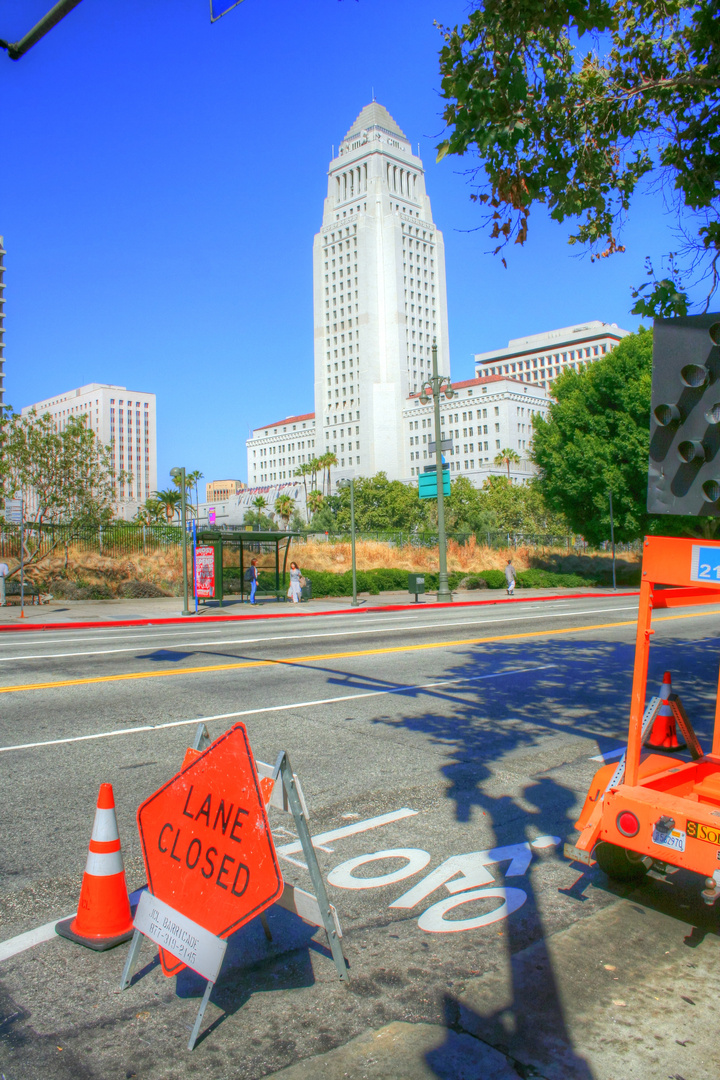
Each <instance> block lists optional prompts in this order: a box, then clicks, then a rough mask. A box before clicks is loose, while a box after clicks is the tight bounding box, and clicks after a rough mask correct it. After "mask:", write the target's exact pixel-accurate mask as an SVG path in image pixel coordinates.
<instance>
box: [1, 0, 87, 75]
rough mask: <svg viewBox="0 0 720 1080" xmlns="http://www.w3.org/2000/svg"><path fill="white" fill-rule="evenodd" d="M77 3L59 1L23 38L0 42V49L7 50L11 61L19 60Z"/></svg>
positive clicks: (75, 1) (73, 0)
mask: <svg viewBox="0 0 720 1080" xmlns="http://www.w3.org/2000/svg"><path fill="white" fill-rule="evenodd" d="M79 3H80V0H60V2H59V3H57V4H55V6H54V7H53V8H51V9H50V11H48V13H47V15H45V16H43V18H42V19H41V20H40V22H38V23H36V24H35V26H33V28H32V30H29V31H28V32H27V34H25V36H24V37H22V38H20V40H19V41H15V42H13V43H9V42H6V41H0V48H3V49H7V51H8V56H9V57H10V59H11V60H19V59H20V57H21V56H22V55H23V54H24V53H26V52H27V51H28V49H30V48H32V46H33V45H34V44H35V42H36V41H39V40H40V38H42V37H44V36H45V34H47V32H48V30H52V28H53V26H55V25H56V24H57V23H59V22H60V20H61V19H64V18H65V16H66V15H67V13H68V12H69V11H72V9H73V8H74V7H77V5H78V4H79Z"/></svg>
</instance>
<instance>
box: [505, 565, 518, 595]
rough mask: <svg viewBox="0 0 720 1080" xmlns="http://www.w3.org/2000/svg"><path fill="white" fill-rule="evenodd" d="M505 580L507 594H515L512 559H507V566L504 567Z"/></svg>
mask: <svg viewBox="0 0 720 1080" xmlns="http://www.w3.org/2000/svg"><path fill="white" fill-rule="evenodd" d="M505 580H506V581H507V594H508V596H514V595H515V580H516V579H515V567H514V566H513V564H512V559H508V561H507V566H506V567H505Z"/></svg>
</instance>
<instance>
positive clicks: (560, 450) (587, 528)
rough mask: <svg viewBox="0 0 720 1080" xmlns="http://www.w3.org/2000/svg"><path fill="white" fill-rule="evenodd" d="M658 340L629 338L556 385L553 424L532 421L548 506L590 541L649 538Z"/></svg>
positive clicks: (641, 335)
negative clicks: (652, 399)
mask: <svg viewBox="0 0 720 1080" xmlns="http://www.w3.org/2000/svg"><path fill="white" fill-rule="evenodd" d="M651 368H652V333H651V332H650V331H648V330H645V331H641V332H640V333H639V334H632V335H631V336H630V337H626V338H623V340H622V341H621V342H620V344H619V345H618V346H617V348H615V349H613V350H612V352H610V353H608V354H607V356H604V357H602V358H601V359H600V360H598V361H597V362H596V363H593V364H590V365H589V366H588V367H586V368H583V369H581V370H580V371H577V372H576V371H572V370H568V371H565V372H563V374H562V375H560V377H559V378H558V379H557V381H556V382H555V385H554V388H553V393H554V394H555V398H556V400H555V401H554V402H553V403H552V404H551V406H550V410H549V413H548V416H547V419H546V420H545V419H543V418H542V417H540V416H535V417H534V428H535V434H534V437H533V449H532V456H533V460H534V461H535V463H536V464H537V465H538V467H539V469H540V477H539V481H538V483H539V487H540V490H541V491H542V493H543V495H544V496H545V499H546V500H547V502H548V504H549V505H550V507H552V508H553V509H554V510H556V511H558V512H560V513H562V514H564V515H565V517H566V518H567V520H568V521H569V522H570V524H571V526H572V528H573V530H574V531H575V532H578V533H582V535H583V536H584V537H585V538H586V539H587V540H589V541H591V542H598V541H602V540H608V539H609V538H610V513H609V506H608V491H609V490H610V489H611V490H612V493H613V512H614V518H615V537H616V539H617V540H620V541H626V540H635V539H637V538H638V537H639V536H642V535H643V533H646V532H648V531H650V527H651V524H652V519H651V518H650V516H649V515H648V513H647V510H646V501H647V471H648V450H649V431H650V380H651Z"/></svg>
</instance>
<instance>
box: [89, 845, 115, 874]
mask: <svg viewBox="0 0 720 1080" xmlns="http://www.w3.org/2000/svg"><path fill="white" fill-rule="evenodd" d="M124 869H125V867H124V866H123V860H122V852H121V851H88V857H87V863H86V864H85V873H86V874H92V875H93V877H110V876H111V875H112V874H122V872H123V870H124Z"/></svg>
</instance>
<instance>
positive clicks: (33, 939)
mask: <svg viewBox="0 0 720 1080" xmlns="http://www.w3.org/2000/svg"><path fill="white" fill-rule="evenodd" d="M74 914H75V912H74V911H73V912H72V914H71V915H63V916H61V918H60V919H55V920H54V921H53V922H48V923H45V925H44V926H36V927H35V929H34V930H28V931H27V933H25V934H18V936H17V937H14V938H8V940H7V941H0V961H3V960H9V959H10V957H11V956H17V954H18V953H21V952H25V950H26V949H32V947H33V946H34V945H40V944H41V943H42V942H43V941H50V939H51V938H54V937H55V926H56V924H57V923H59V922H62V920H63V919H71V918H72V917H73V915H74Z"/></svg>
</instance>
